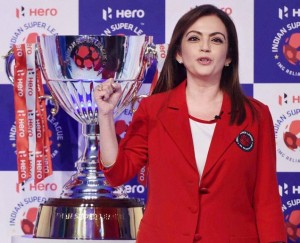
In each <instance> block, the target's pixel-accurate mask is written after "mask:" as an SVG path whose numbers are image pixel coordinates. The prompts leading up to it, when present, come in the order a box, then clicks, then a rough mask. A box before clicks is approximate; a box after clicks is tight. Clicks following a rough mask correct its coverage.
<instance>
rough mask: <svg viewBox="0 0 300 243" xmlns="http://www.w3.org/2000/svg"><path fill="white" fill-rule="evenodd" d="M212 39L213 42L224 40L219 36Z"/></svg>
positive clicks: (219, 42) (220, 42)
mask: <svg viewBox="0 0 300 243" xmlns="http://www.w3.org/2000/svg"><path fill="white" fill-rule="evenodd" d="M211 40H212V42H214V43H218V44H222V43H223V42H224V41H223V39H221V38H219V37H215V38H212V39H211Z"/></svg>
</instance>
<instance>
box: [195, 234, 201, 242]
mask: <svg viewBox="0 0 300 243" xmlns="http://www.w3.org/2000/svg"><path fill="white" fill-rule="evenodd" d="M201 239H202V237H201V235H199V234H195V236H194V241H199V240H201Z"/></svg>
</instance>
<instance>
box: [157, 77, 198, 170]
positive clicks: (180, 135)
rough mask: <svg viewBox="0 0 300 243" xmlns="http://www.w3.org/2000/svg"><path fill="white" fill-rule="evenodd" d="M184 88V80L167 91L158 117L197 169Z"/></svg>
mask: <svg viewBox="0 0 300 243" xmlns="http://www.w3.org/2000/svg"><path fill="white" fill-rule="evenodd" d="M185 88H186V81H184V82H182V83H181V84H179V85H178V86H177V87H176V88H174V89H172V90H171V91H170V92H169V96H168V98H167V103H166V106H164V107H163V108H162V109H161V111H160V112H159V114H158V119H159V120H160V122H161V123H162V125H163V126H164V128H165V130H166V132H167V133H168V135H169V136H170V137H171V138H172V140H173V141H174V142H175V143H176V145H177V147H178V149H179V151H181V153H182V154H183V156H184V157H185V159H186V160H187V161H188V163H190V165H191V166H192V167H193V168H194V169H196V170H197V165H196V159H195V154H194V146H193V139H192V133H191V129H190V123H189V115H188V109H187V104H186V94H185Z"/></svg>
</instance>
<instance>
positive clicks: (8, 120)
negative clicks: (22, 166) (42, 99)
mask: <svg viewBox="0 0 300 243" xmlns="http://www.w3.org/2000/svg"><path fill="white" fill-rule="evenodd" d="M45 92H46V93H49V91H48V90H47V87H46V86H45ZM10 94H11V95H10ZM0 97H5V99H3V100H2V102H1V111H2V112H3V114H4V115H2V116H1V118H0V134H1V135H2V140H3V141H5V142H3V143H2V147H1V150H0V157H1V158H5V161H7V162H6V163H0V170H3V171H12V170H17V162H16V123H15V115H14V101H13V86H12V85H10V84H6V85H4V84H2V85H1V88H0ZM46 103H47V120H48V129H49V134H50V143H51V146H50V148H51V158H52V163H53V169H54V170H62V171H68V170H74V163H75V162H76V160H77V158H78V141H77V140H78V123H77V122H76V121H75V120H74V119H73V118H71V117H70V116H69V115H68V114H66V113H65V112H64V111H63V109H60V110H59V112H58V114H57V115H55V116H52V115H51V113H50V109H51V108H53V105H52V104H51V101H49V100H48V101H46Z"/></svg>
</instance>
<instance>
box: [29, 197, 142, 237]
mask: <svg viewBox="0 0 300 243" xmlns="http://www.w3.org/2000/svg"><path fill="white" fill-rule="evenodd" d="M143 212H144V207H143V204H142V203H141V202H140V201H139V200H136V199H110V198H99V199H71V198H70V199H69V198H50V199H48V200H47V201H46V202H45V203H43V204H41V205H40V207H39V213H38V216H37V221H36V225H35V229H34V237H35V238H52V239H62V238H63V239H93V240H119V239H122V240H123V239H124V240H133V239H136V235H137V231H138V228H139V224H140V220H141V218H142V216H143Z"/></svg>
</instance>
